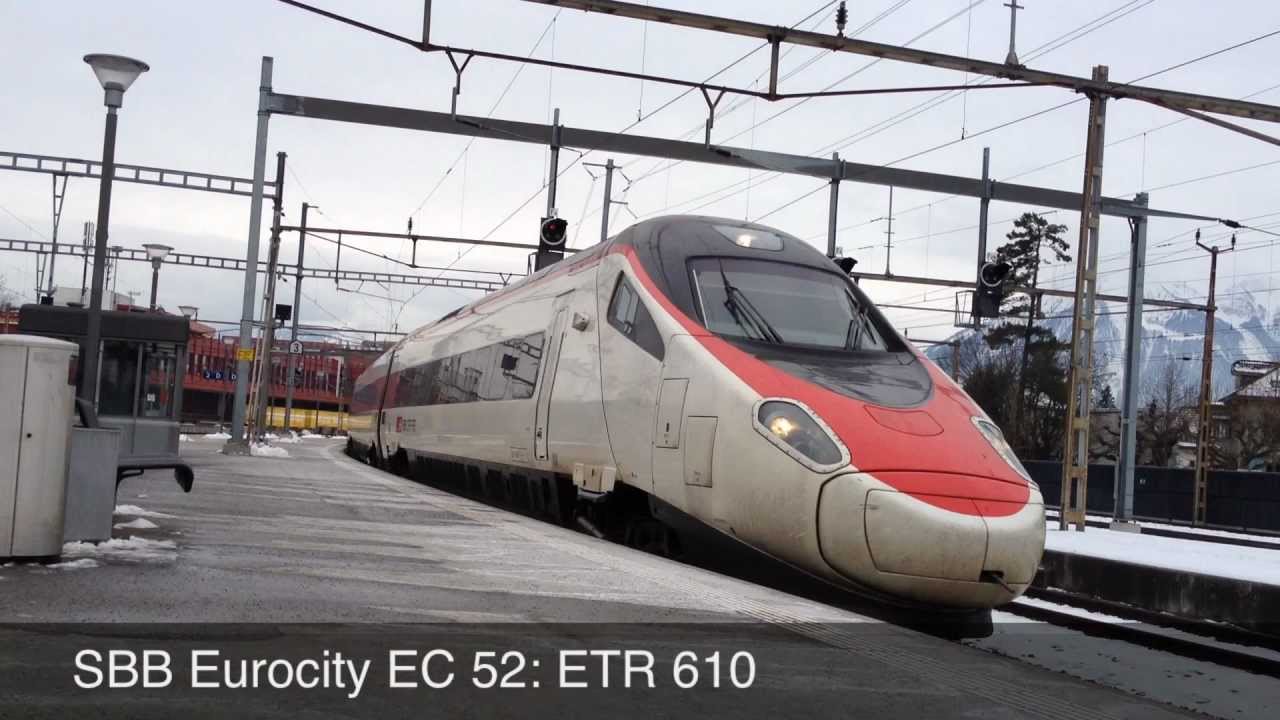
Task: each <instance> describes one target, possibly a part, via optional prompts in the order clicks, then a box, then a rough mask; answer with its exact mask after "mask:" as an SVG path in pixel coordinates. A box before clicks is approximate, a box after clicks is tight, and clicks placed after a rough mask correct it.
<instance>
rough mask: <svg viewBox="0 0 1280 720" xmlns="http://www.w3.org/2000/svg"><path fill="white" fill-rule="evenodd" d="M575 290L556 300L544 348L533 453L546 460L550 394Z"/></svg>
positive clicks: (552, 389)
mask: <svg viewBox="0 0 1280 720" xmlns="http://www.w3.org/2000/svg"><path fill="white" fill-rule="evenodd" d="M572 297H573V293H572V291H571V292H567V293H564V294H563V295H560V296H559V297H557V298H556V300H555V305H554V306H553V308H554V309H555V314H554V319H553V320H552V321H551V330H550V332H549V333H548V334H547V345H546V348H545V349H544V350H543V355H542V367H541V368H540V370H541V373H542V375H541V377H540V378H539V379H538V404H537V410H536V413H537V415H536V417H535V418H534V422H533V453H534V457H536V458H537V459H538V460H546V459H547V457H548V453H547V440H548V438H549V436H550V432H551V429H550V422H549V421H550V415H551V394H552V393H553V392H554V391H555V381H556V367H557V366H558V365H559V363H560V346H561V345H563V344H564V327H565V323H566V322H567V320H568V316H569V300H570V298H572Z"/></svg>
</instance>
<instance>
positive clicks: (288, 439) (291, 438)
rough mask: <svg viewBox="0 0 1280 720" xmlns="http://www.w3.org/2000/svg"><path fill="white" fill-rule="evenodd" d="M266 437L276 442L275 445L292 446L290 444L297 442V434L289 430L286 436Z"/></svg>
mask: <svg viewBox="0 0 1280 720" xmlns="http://www.w3.org/2000/svg"><path fill="white" fill-rule="evenodd" d="M267 437H268V438H271V439H272V440H274V441H276V442H277V443H290V444H292V443H296V442H298V433H296V432H294V431H292V430H290V431H289V433H288V434H287V435H279V436H276V435H268V436H267Z"/></svg>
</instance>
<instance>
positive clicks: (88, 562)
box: [45, 558, 98, 570]
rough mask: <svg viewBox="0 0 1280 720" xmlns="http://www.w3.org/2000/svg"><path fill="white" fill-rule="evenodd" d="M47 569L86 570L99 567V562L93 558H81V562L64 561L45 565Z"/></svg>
mask: <svg viewBox="0 0 1280 720" xmlns="http://www.w3.org/2000/svg"><path fill="white" fill-rule="evenodd" d="M45 567H47V568H53V569H55V570H83V569H85V568H96V567H98V561H97V560H94V559H92V558H80V559H79V560H63V561H62V562H56V563H51V564H49V565H45Z"/></svg>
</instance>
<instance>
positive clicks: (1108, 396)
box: [1097, 385, 1116, 410]
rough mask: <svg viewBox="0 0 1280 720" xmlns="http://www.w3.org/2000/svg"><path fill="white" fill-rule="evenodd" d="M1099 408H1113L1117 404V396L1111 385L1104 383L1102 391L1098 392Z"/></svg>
mask: <svg viewBox="0 0 1280 720" xmlns="http://www.w3.org/2000/svg"><path fill="white" fill-rule="evenodd" d="M1097 405H1098V408H1099V409H1102V410H1113V409H1115V406H1116V396H1115V394H1114V393H1112V392H1111V386H1110V385H1103V386H1102V392H1101V393H1099V394H1098V402H1097Z"/></svg>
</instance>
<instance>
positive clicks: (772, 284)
mask: <svg viewBox="0 0 1280 720" xmlns="http://www.w3.org/2000/svg"><path fill="white" fill-rule="evenodd" d="M689 267H690V271H691V273H692V275H693V280H694V283H693V284H694V287H695V288H696V290H697V299H698V304H699V311H700V312H701V314H702V320H703V324H704V325H706V327H707V329H708V330H710V331H712V332H714V333H716V334H717V335H724V336H727V337H737V338H741V339H745V340H753V341H757V342H765V343H772V344H778V345H799V346H808V347H814V348H821V349H827V350H882V351H883V350H887V349H889V348H888V344H889V341H888V340H887V338H889V337H891V334H890V333H888V332H886V331H885V329H884V328H883V327H882V325H881V323H882V322H883V321H882V320H880V319H879V318H878V313H875V312H873V311H872V308H871V305H870V303H869V302H867V301H865V300H860V299H858V298H855V296H854V295H853V293H852V291H851V290H850V289H849V286H848V281H847V280H846V279H845V278H843V277H841V276H839V275H837V274H836V273H834V272H825V271H823V270H818V269H816V268H811V267H805V266H801V265H791V264H789V263H780V262H770V261H765V260H744V259H739V258H716V257H709V258H696V259H694V260H692V261H690V263H689Z"/></svg>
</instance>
